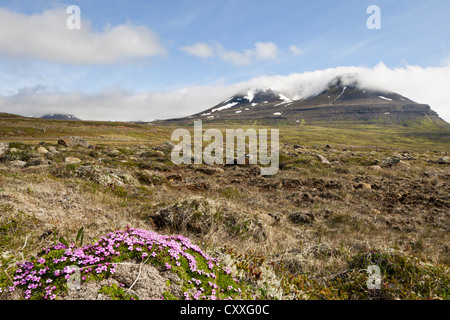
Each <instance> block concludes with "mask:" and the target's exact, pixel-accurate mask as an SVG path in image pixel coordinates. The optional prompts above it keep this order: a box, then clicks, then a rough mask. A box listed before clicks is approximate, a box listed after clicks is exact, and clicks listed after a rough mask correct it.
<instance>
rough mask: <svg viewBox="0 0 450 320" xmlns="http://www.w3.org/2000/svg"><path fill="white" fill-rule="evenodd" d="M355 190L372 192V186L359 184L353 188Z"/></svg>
mask: <svg viewBox="0 0 450 320" xmlns="http://www.w3.org/2000/svg"><path fill="white" fill-rule="evenodd" d="M355 189H362V190H372V185H371V184H369V183H364V182H361V183H360V184H358V185H356V186H355Z"/></svg>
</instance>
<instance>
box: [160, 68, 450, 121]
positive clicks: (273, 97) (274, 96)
mask: <svg viewBox="0 0 450 320" xmlns="http://www.w3.org/2000/svg"><path fill="white" fill-rule="evenodd" d="M194 119H201V120H203V121H206V120H207V121H221V120H245V121H255V120H263V121H265V122H271V121H278V122H279V121H285V122H288V123H289V122H291V123H302V122H304V121H306V122H316V121H317V122H324V121H325V122H332V121H340V122H342V121H345V122H358V123H359V122H362V123H377V124H402V125H410V124H414V123H422V122H423V120H431V121H432V122H433V123H435V124H440V125H441V124H444V125H448V124H447V123H446V122H445V121H444V120H442V119H441V118H439V116H438V114H437V113H436V112H434V111H433V110H432V109H431V107H430V106H429V105H427V104H420V103H416V102H414V101H412V100H410V99H408V98H407V97H404V96H402V95H399V94H397V93H394V92H390V91H386V90H377V89H371V88H365V87H363V86H362V85H361V84H359V83H358V80H357V78H356V77H352V76H348V75H345V76H339V77H336V78H334V79H332V80H331V81H330V82H329V83H328V85H327V86H326V88H325V90H323V91H322V92H320V93H319V94H317V95H315V96H312V97H308V98H305V99H299V100H293V99H291V98H289V97H287V96H285V95H283V94H282V93H281V92H278V91H276V90H273V89H268V88H266V89H249V90H247V91H245V92H242V93H238V94H236V95H234V96H233V97H231V98H229V99H227V100H225V101H223V102H221V103H219V104H218V105H216V106H214V107H212V108H209V109H207V110H205V111H203V112H200V113H197V114H194V115H192V116H188V117H185V118H179V119H170V120H166V121H168V122H187V121H190V122H191V121H193V120H194Z"/></svg>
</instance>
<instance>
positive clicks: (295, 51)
mask: <svg viewBox="0 0 450 320" xmlns="http://www.w3.org/2000/svg"><path fill="white" fill-rule="evenodd" d="M289 50H290V51H291V52H292V53H293V54H295V55H296V56H298V55H300V54H302V53H303V50H302V49H300V48H299V47H297V46H295V45H291V46H290V47H289Z"/></svg>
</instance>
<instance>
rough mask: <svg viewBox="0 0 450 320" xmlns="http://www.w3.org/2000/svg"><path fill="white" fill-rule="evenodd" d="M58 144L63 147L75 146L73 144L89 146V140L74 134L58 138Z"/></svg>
mask: <svg viewBox="0 0 450 320" xmlns="http://www.w3.org/2000/svg"><path fill="white" fill-rule="evenodd" d="M58 144H59V145H62V146H64V147H75V146H83V147H86V148H88V147H89V142H87V141H86V140H84V139H82V138H80V137H75V136H70V137H63V138H61V139H60V140H58Z"/></svg>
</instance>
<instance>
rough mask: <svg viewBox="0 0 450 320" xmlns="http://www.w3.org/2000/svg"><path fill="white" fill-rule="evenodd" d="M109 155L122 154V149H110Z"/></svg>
mask: <svg viewBox="0 0 450 320" xmlns="http://www.w3.org/2000/svg"><path fill="white" fill-rule="evenodd" d="M108 155H109V156H110V157H117V156H120V151H119V150H117V149H113V150H109V151H108Z"/></svg>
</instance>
